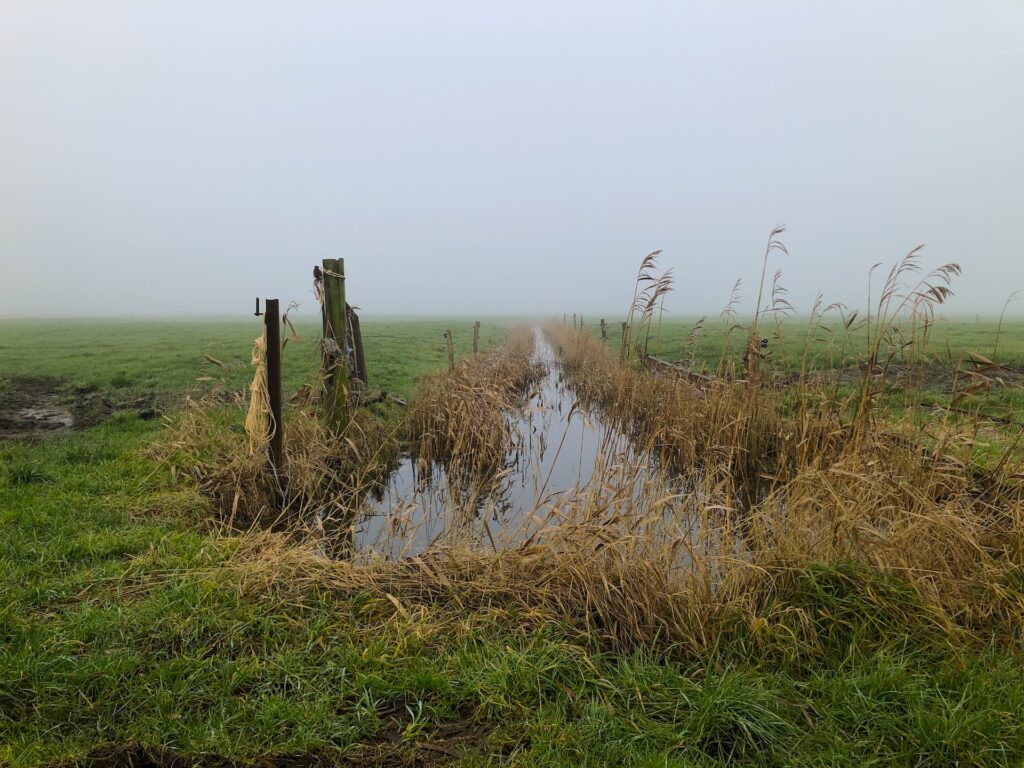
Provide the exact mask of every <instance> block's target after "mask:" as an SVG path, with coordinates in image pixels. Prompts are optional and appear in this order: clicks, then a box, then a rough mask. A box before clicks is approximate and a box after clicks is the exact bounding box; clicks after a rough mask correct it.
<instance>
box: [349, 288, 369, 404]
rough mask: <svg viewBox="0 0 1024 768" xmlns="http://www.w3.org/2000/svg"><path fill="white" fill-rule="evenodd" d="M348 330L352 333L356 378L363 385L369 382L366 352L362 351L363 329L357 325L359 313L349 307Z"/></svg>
mask: <svg viewBox="0 0 1024 768" xmlns="http://www.w3.org/2000/svg"><path fill="white" fill-rule="evenodd" d="M348 323H349V330H350V331H351V335H352V351H353V352H354V353H355V361H356V378H357V379H359V380H360V381H361V382H363V386H364V387H365V386H366V385H367V384H369V379H368V377H367V375H366V354H365V353H364V351H363V331H362V329H361V328H360V327H359V315H357V314H356V313H355V311H354V310H353V309H352V308H351V307H350V308H349V309H348Z"/></svg>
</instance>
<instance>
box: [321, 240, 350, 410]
mask: <svg viewBox="0 0 1024 768" xmlns="http://www.w3.org/2000/svg"><path fill="white" fill-rule="evenodd" d="M323 278H324V321H325V325H324V373H325V374H326V376H325V385H326V401H325V405H326V408H327V414H328V422H329V423H330V424H331V426H333V427H338V426H340V425H341V422H342V419H343V418H344V415H345V412H346V404H347V402H346V401H347V399H348V349H347V339H346V338H345V336H346V333H345V328H346V318H345V315H346V312H345V260H344V259H324V260H323Z"/></svg>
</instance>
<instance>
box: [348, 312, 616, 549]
mask: <svg viewBox="0 0 1024 768" xmlns="http://www.w3.org/2000/svg"><path fill="white" fill-rule="evenodd" d="M533 355H534V361H535V362H537V363H540V365H541V366H542V369H543V371H544V373H543V375H542V378H541V381H540V383H539V384H538V385H537V386H536V387H535V389H534V390H533V392H532V393H531V395H530V396H529V398H528V400H527V402H526V403H525V405H524V407H523V409H522V411H521V413H519V414H517V415H515V416H514V417H513V418H514V435H515V445H514V448H513V450H512V451H511V452H510V453H509V456H508V460H507V463H506V467H505V469H504V470H503V471H502V472H500V473H499V474H498V475H497V476H496V477H493V478H488V479H487V480H486V482H484V483H478V484H477V485H476V486H475V487H469V488H467V487H465V484H462V483H459V482H457V481H455V480H454V479H452V478H449V477H447V476H446V473H445V471H444V468H443V467H441V466H440V465H436V464H435V465H434V466H433V467H432V468H431V469H430V470H429V472H426V473H424V472H422V471H421V469H419V468H418V467H417V464H416V462H415V461H413V460H412V459H409V458H404V459H403V460H402V461H401V463H400V465H399V467H398V469H397V470H395V472H394V473H393V474H392V475H391V477H390V479H389V481H388V482H387V484H386V485H385V486H384V488H383V489H382V490H381V492H380V495H379V496H378V497H376V498H369V499H367V500H366V511H365V513H364V515H363V516H362V519H361V520H360V522H359V523H358V524H357V528H356V531H355V545H356V550H357V551H362V552H374V553H377V554H380V555H383V556H385V557H400V556H403V555H413V554H416V553H418V552H421V551H423V550H424V549H426V548H427V547H428V546H430V545H432V544H435V543H438V542H440V541H441V540H442V538H443V537H447V536H450V535H452V533H453V532H458V533H461V534H469V535H471V536H476V537H478V538H479V540H480V541H482V542H485V543H487V542H489V543H490V544H493V546H494V547H495V548H498V547H500V546H508V545H510V544H514V543H516V542H517V541H521V540H522V539H523V538H524V537H525V536H527V535H529V533H530V532H531V531H534V530H537V529H538V528H539V527H542V526H543V525H545V524H548V523H550V522H551V521H552V520H553V519H556V517H557V514H558V503H559V499H561V498H563V497H564V496H565V495H567V494H570V493H573V492H575V491H577V490H579V489H581V488H585V487H586V486H587V485H588V483H590V481H591V480H592V478H594V475H595V473H598V472H600V473H602V476H605V475H606V474H607V473H608V472H609V471H614V467H612V466H609V464H610V463H614V462H621V463H635V459H636V456H635V455H634V453H633V450H632V447H631V445H630V442H629V440H628V439H627V438H626V437H625V436H624V435H623V434H621V433H620V432H618V431H617V430H615V429H613V428H611V427H609V426H608V425H607V424H605V423H604V422H603V421H602V420H601V418H600V417H599V416H598V415H597V414H594V413H589V412H585V411H583V410H582V409H580V408H579V407H578V406H576V405H575V403H576V398H575V397H574V395H573V393H572V390H571V389H570V388H569V386H568V384H567V383H566V381H565V378H564V376H563V374H562V369H561V365H560V364H559V361H558V358H557V356H556V354H555V351H554V350H553V349H552V348H551V345H550V344H549V343H548V341H547V339H546V338H545V337H544V335H543V333H542V332H541V331H540V329H535V330H534V353H533Z"/></svg>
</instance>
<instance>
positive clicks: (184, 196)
mask: <svg viewBox="0 0 1024 768" xmlns="http://www.w3.org/2000/svg"><path fill="white" fill-rule="evenodd" d="M838 5H839V4H836V3H822V2H817V1H815V2H783V1H781V0H780V2H776V3H769V2H763V0H758V1H757V2H750V3H740V2H729V3H721V2H705V3H682V2H672V3H656V2H646V3H631V2H624V1H623V2H618V3H606V2H594V1H593V0H587V1H586V2H563V3H540V2H517V3H502V4H498V3H485V2H477V3H470V2H424V1H418V2H408V3H396V2H385V1H381V0H378V2H374V3H342V2H322V3H321V2H313V0H304V2H301V3H296V2H285V1H284V0H282V1H281V2H258V1H256V0H245V1H244V2H228V1H227V0H221V1H219V2H182V1H181V0H175V1H174V2H156V1H155V0H148V1H147V2H144V3H141V2H140V3H133V2H120V1H114V0H110V1H109V2H89V1H87V0H69V1H68V2H63V3H61V2H43V1H42V0H4V2H3V3H2V4H0V104H2V108H0V109H2V113H0V315H6V316H10V315H13V316H25V315H29V316H45V315H58V314H59V315H124V314H144V315H174V316H197V315H211V314H242V313H244V312H251V311H252V306H251V305H252V301H253V298H254V297H255V296H257V295H261V296H271V297H279V298H280V299H282V300H283V301H286V302H287V301H291V300H295V301H300V302H304V303H305V308H306V310H307V311H310V310H311V308H312V306H313V300H312V297H311V295H310V276H311V270H312V267H313V265H314V264H316V263H319V261H320V259H322V258H325V257H338V256H340V257H344V258H345V260H346V272H347V275H348V290H349V298H350V301H351V303H353V304H355V305H358V306H359V307H361V308H362V309H363V311H364V312H366V313H368V314H382V313H386V314H396V313H410V314H427V313H445V314H453V313H457V314H476V315H482V314H513V313H516V314H522V313H554V312H562V311H568V312H573V311H579V312H583V313H586V314H594V313H602V314H605V313H607V314H609V315H611V314H612V313H615V312H618V313H620V314H621V313H622V312H623V311H624V310H625V309H626V305H628V303H629V300H630V297H631V292H632V277H633V274H634V273H635V270H636V267H637V264H638V262H639V260H640V259H641V258H642V257H643V256H644V255H645V254H646V253H647V252H649V251H651V250H654V249H663V251H664V253H663V256H662V265H663V266H665V267H673V268H674V269H675V271H676V276H677V290H676V291H675V293H674V295H673V296H672V297H671V299H670V300H669V309H670V310H671V311H672V312H673V313H675V314H676V315H684V316H685V315H694V314H704V313H713V312H718V311H719V310H720V309H721V308H722V306H723V305H724V304H725V303H726V301H727V300H728V296H729V290H730V288H731V286H732V284H733V282H734V281H735V280H736V278H738V277H742V278H743V279H744V282H745V284H746V285H747V286H748V290H747V292H746V299H747V302H746V305H745V306H746V307H749V306H750V304H751V301H752V290H753V285H754V283H755V282H756V280H757V277H758V273H759V271H760V258H761V253H762V251H763V249H764V244H765V240H766V239H767V236H768V232H769V230H770V229H771V227H772V226H774V225H775V224H777V223H785V224H786V225H788V228H787V231H786V233H785V235H784V236H783V239H784V241H785V243H786V244H787V246H788V247H789V255H788V256H785V255H781V254H780V255H778V256H777V257H775V258H773V261H772V267H771V269H772V270H773V271H774V269H775V268H781V269H782V270H783V283H784V284H785V285H786V286H787V287H788V289H789V292H790V299H791V301H792V302H793V303H794V304H795V305H796V306H797V308H798V309H799V310H802V311H806V310H807V309H809V307H810V305H811V302H812V301H813V299H814V297H815V295H816V294H817V293H818V291H822V292H824V294H825V296H826V298H827V299H828V300H829V301H844V302H847V303H848V304H851V305H854V306H860V305H863V304H864V301H865V296H866V293H867V279H868V270H869V268H870V267H871V265H872V264H874V263H875V262H884V263H890V262H893V261H895V260H897V259H899V258H900V257H901V256H902V255H903V254H904V253H906V252H907V251H909V250H910V249H911V248H913V247H914V246H916V245H918V244H920V243H924V244H926V246H927V247H926V249H925V251H924V255H923V259H924V264H926V265H938V264H941V263H944V262H948V261H956V262H959V263H961V264H962V266H963V269H964V273H963V276H962V277H961V278H960V279H959V280H958V281H957V283H956V284H955V285H954V289H955V291H956V296H955V298H954V299H953V300H952V302H951V303H950V304H949V305H948V308H947V312H948V313H950V314H968V313H969V314H974V313H979V312H980V313H985V314H998V312H999V309H1000V308H1001V305H1002V303H1003V301H1004V299H1005V298H1006V297H1007V295H1008V294H1009V293H1010V292H1011V291H1012V290H1014V289H1016V288H1024V227H1022V226H1021V212H1022V210H1024V186H1022V179H1024V138H1022V137H1024V97H1022V96H1024V44H1022V40H1024V4H1021V3H1020V2H1017V1H1016V0H1007V2H1004V3H992V2H977V3H963V2H952V3H936V2H918V3H914V2H896V3H894V2H891V1H890V2H879V3H868V2H856V3H853V2H851V3H846V4H843V5H844V7H843V8H839V7H838ZM1022 305H1024V302H1020V303H1018V304H1017V305H1016V306H1017V307H1018V308H1020V307H1021V306H1022Z"/></svg>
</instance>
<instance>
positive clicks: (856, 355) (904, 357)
mask: <svg viewBox="0 0 1024 768" xmlns="http://www.w3.org/2000/svg"><path fill="white" fill-rule="evenodd" d="M698 321H699V318H688V319H681V318H669V317H666V318H665V319H664V321H663V322H662V324H661V329H660V333H659V330H658V327H657V320H655V324H654V328H653V329H652V331H651V334H650V337H649V338H647V339H646V342H647V344H646V346H647V351H648V352H649V353H650V354H652V355H656V356H658V357H660V358H662V359H664V360H687V361H693V362H695V363H696V367H697V369H699V370H703V371H706V372H710V373H714V372H715V371H716V370H717V369H718V366H719V362H720V361H722V360H723V358H724V359H725V360H726V361H727V362H729V363H731V364H733V365H734V366H736V369H737V370H741V369H742V363H741V360H742V358H743V354H744V351H745V346H746V342H747V333H748V331H747V330H745V329H746V328H748V327H749V320H747V321H743V320H740V321H738V322H739V324H740V325H742V326H743V327H741V328H736V329H734V330H733V331H732V332H731V333H727V331H728V328H729V326H728V325H727V324H726V323H724V322H723V321H722V320H721V319H719V318H708V319H707V320H705V322H704V324H703V325H702V326H701V328H700V332H699V333H697V334H695V337H691V332H692V331H693V329H694V327H695V324H696V323H697V322H698ZM586 325H587V328H588V329H590V331H591V332H592V333H594V334H595V335H599V334H600V324H599V322H594V321H593V320H590V319H588V321H587V324H586ZM997 331H999V323H998V322H997V321H992V320H978V321H975V320H963V319H939V320H938V321H937V322H936V324H935V326H934V327H933V328H932V329H931V331H930V334H929V338H928V340H927V343H926V344H924V345H919V346H918V347H916V348H915V353H916V354H917V356H918V357H917V358H916V361H915V362H916V364H917V365H919V366H921V367H922V368H923V369H924V371H923V374H922V380H921V384H920V386H918V387H915V388H912V389H909V390H908V389H906V388H905V387H903V386H902V385H900V386H898V387H894V388H893V390H894V392H893V395H892V396H889V397H886V398H885V400H884V401H883V404H884V405H886V406H887V407H888V408H889V409H890V410H892V411H896V410H902V409H903V408H905V407H906V406H907V405H918V406H922V407H929V406H943V407H945V406H948V405H949V404H950V390H951V387H952V384H953V379H954V372H955V370H956V368H957V367H958V366H960V365H961V364H962V361H965V360H968V359H970V356H971V355H980V356H982V357H984V358H987V359H990V360H993V361H994V362H996V363H998V364H999V365H1002V366H1006V367H1007V368H1009V369H1012V370H1014V371H1017V372H1024V320H1018V319H1011V320H1007V321H1005V322H1004V323H1003V325H1002V329H1001V331H999V337H998V344H997V343H996V335H997ZM607 334H608V344H609V346H610V347H611V348H612V349H613V350H618V349H619V345H620V343H621V339H622V330H621V320H619V319H615V320H609V321H608V325H607ZM758 335H759V336H761V337H762V338H767V339H768V340H769V345H768V351H767V363H766V365H767V366H768V367H770V368H773V369H775V370H779V371H783V372H789V373H793V372H797V371H799V370H800V368H801V365H802V364H805V365H806V368H807V370H809V371H827V370H836V369H841V368H847V367H849V366H850V365H851V361H853V360H855V359H860V358H863V357H864V354H865V351H866V345H867V336H866V334H865V332H864V330H863V329H861V330H859V331H855V332H853V333H849V334H847V333H845V331H844V329H843V327H842V326H841V325H840V324H838V323H835V322H825V323H822V324H820V325H818V326H816V327H815V328H813V329H812V331H811V332H810V334H808V321H807V318H800V317H791V318H787V319H786V320H785V321H783V323H782V325H781V336H778V337H777V336H776V329H775V326H774V323H773V322H772V321H771V319H770V318H768V319H766V320H763V321H762V322H761V325H760V330H759V333H758ZM634 341H636V339H634ZM640 341H641V342H643V341H645V339H641V340H640ZM883 354H885V352H884V350H883ZM908 355H909V348H908V350H907V351H901V352H899V353H897V354H896V356H895V358H894V361H893V362H894V363H895V364H896V365H904V364H906V363H907V362H908V360H909V357H908ZM805 360H806V363H805V362H804V361H805ZM965 383H966V379H964V378H963V377H961V380H960V385H961V386H962V385H964V384H965ZM846 388H847V389H848V390H850V389H852V384H850V385H847V387H846ZM908 397H909V398H910V399H909V400H908ZM958 407H960V408H965V409H968V410H977V412H978V413H980V414H981V415H983V416H986V417H991V418H994V419H997V420H999V421H1006V422H1009V423H1010V425H1011V426H1012V425H1016V426H1020V425H1022V424H1024V416H1022V414H1024V386H1021V385H1020V380H1019V377H1018V379H1017V380H1016V381H1015V382H1014V385H1012V386H1003V385H1001V384H999V383H998V382H996V383H994V384H993V386H992V387H991V388H990V389H988V390H987V391H984V392H981V393H979V394H977V395H975V396H973V397H972V398H971V399H970V400H969V401H967V402H963V403H960V404H959V405H958Z"/></svg>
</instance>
